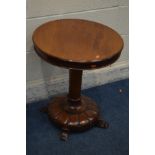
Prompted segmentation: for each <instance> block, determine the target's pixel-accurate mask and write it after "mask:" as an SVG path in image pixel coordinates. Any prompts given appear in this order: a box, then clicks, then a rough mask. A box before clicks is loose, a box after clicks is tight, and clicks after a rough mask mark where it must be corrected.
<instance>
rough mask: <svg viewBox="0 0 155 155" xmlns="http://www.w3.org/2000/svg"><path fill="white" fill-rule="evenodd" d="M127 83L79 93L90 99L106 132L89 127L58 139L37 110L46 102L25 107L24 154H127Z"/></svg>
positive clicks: (50, 124) (126, 81)
mask: <svg viewBox="0 0 155 155" xmlns="http://www.w3.org/2000/svg"><path fill="white" fill-rule="evenodd" d="M128 87H129V80H128V79H126V80H121V81H117V82H113V83H110V84H106V85H102V86H98V87H94V88H90V89H87V90H84V91H82V94H84V95H87V96H89V97H91V98H92V99H94V100H95V101H96V103H97V104H98V106H99V107H100V111H101V116H104V118H105V119H106V120H107V121H108V122H109V124H110V126H109V128H108V129H101V128H96V127H94V128H92V129H90V130H88V131H86V132H83V133H76V134H71V135H70V136H69V140H68V141H67V142H64V141H61V140H59V136H58V134H59V133H60V130H59V129H58V128H56V127H55V126H54V125H53V124H52V123H51V122H50V121H49V119H48V117H47V115H46V114H45V113H41V112H40V111H39V109H40V108H41V107H42V106H44V105H46V104H47V102H48V100H45V101H39V102H35V103H30V104H27V120H26V122H27V155H128V154H129V132H128V128H129V120H128V119H129V118H128V115H129V114H128V113H129V107H128V103H129V102H128V101H129V88H128Z"/></svg>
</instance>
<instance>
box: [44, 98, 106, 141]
mask: <svg viewBox="0 0 155 155" xmlns="http://www.w3.org/2000/svg"><path fill="white" fill-rule="evenodd" d="M47 112H48V115H49V118H50V119H51V120H52V121H53V122H54V123H55V124H56V125H58V126H59V127H61V129H62V132H61V136H60V138H61V139H62V140H67V138H68V134H69V132H70V131H84V130H86V129H89V128H91V127H93V126H95V125H96V126H98V127H102V128H107V127H108V124H107V123H106V122H105V121H103V120H101V119H100V117H99V110H98V108H97V105H96V103H95V102H94V101H93V100H91V99H90V98H88V97H86V96H81V101H80V104H78V105H76V106H75V105H74V106H72V105H71V104H70V103H69V101H68V98H67V96H61V97H56V98H54V99H53V101H52V102H51V103H49V105H48V109H47Z"/></svg>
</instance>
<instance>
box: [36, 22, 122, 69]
mask: <svg viewBox="0 0 155 155" xmlns="http://www.w3.org/2000/svg"><path fill="white" fill-rule="evenodd" d="M33 43H34V48H35V50H36V52H37V53H38V55H39V56H41V57H42V58H43V59H45V60H46V61H48V62H50V63H52V64H54V65H57V66H62V67H66V68H74V69H93V68H99V67H103V66H106V65H109V64H111V63H113V62H114V61H116V60H117V59H118V57H119V56H120V53H121V51H122V48H123V40H122V38H121V37H120V35H119V34H118V33H117V32H116V31H114V30H113V29H111V28H109V27H108V26H105V25H102V24H99V23H96V22H92V21H87V20H81V19H62V20H55V21H50V22H48V23H45V24H43V25H41V26H39V27H38V28H37V29H36V30H35V31H34V33H33Z"/></svg>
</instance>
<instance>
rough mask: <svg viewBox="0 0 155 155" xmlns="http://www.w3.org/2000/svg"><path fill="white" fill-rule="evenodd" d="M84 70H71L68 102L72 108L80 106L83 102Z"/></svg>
mask: <svg viewBox="0 0 155 155" xmlns="http://www.w3.org/2000/svg"><path fill="white" fill-rule="evenodd" d="M81 84H82V70H73V69H70V70H69V94H68V101H69V102H70V105H72V106H78V105H80V103H81V102H80V101H81Z"/></svg>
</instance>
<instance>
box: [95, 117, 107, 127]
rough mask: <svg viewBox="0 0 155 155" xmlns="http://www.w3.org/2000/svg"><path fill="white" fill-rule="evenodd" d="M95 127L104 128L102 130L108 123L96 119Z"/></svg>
mask: <svg viewBox="0 0 155 155" xmlns="http://www.w3.org/2000/svg"><path fill="white" fill-rule="evenodd" d="M96 126H97V127H99V128H104V129H107V128H108V127H109V123H108V122H106V121H105V120H103V119H98V121H97V123H96Z"/></svg>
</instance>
